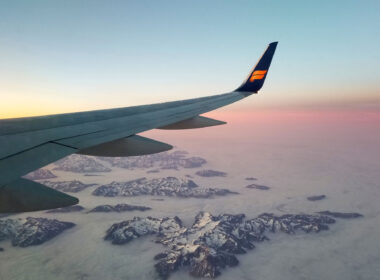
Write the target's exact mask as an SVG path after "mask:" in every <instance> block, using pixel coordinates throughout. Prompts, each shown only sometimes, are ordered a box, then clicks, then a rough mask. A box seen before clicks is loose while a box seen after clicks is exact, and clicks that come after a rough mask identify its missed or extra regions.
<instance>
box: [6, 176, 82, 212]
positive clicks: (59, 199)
mask: <svg viewBox="0 0 380 280" xmlns="http://www.w3.org/2000/svg"><path fill="white" fill-rule="evenodd" d="M78 202H79V200H78V199H77V198H75V197H73V196H70V195H67V194H65V193H62V192H59V191H56V190H54V189H51V188H49V187H46V186H44V185H42V184H39V183H37V182H33V181H30V180H27V179H18V180H16V181H13V182H11V183H9V184H7V185H5V186H2V187H0V213H19V212H29V211H39V210H47V209H54V208H60V207H67V206H70V205H75V204H77V203H78Z"/></svg>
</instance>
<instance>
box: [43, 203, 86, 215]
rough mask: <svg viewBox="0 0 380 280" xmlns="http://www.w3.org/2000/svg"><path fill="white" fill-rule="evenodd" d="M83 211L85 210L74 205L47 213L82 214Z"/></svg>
mask: <svg viewBox="0 0 380 280" xmlns="http://www.w3.org/2000/svg"><path fill="white" fill-rule="evenodd" d="M83 210H84V207H82V206H80V205H72V206H67V207H63V208H57V209H52V210H49V211H46V213H72V212H80V211H83Z"/></svg>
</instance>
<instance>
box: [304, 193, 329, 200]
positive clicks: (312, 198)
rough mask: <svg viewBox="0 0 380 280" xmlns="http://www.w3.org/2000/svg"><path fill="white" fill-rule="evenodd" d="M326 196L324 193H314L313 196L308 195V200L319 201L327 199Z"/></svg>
mask: <svg viewBox="0 0 380 280" xmlns="http://www.w3.org/2000/svg"><path fill="white" fill-rule="evenodd" d="M325 198H326V196H325V195H324V194H322V195H312V196H308V197H307V200H309V201H317V200H322V199H325Z"/></svg>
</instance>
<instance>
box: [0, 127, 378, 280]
mask: <svg viewBox="0 0 380 280" xmlns="http://www.w3.org/2000/svg"><path fill="white" fill-rule="evenodd" d="M337 127H338V128H337ZM376 129H379V125H377V126H375V127H374V125H373V124H371V125H369V124H367V123H366V122H358V123H354V124H352V125H351V126H345V125H337V124H334V125H332V124H331V123H323V124H322V123H314V125H313V126H310V124H309V123H306V122H305V123H302V122H296V123H294V122H292V123H291V124H290V123H281V125H277V126H276V125H273V123H269V122H267V123H265V121H264V122H263V123H261V122H259V121H253V122H247V123H244V122H243V123H240V124H239V125H234V122H231V123H230V124H229V125H228V126H221V127H216V128H210V129H209V130H207V133H205V131H206V130H202V131H201V132H199V131H181V132H176V133H174V132H170V133H168V132H162V131H152V132H150V133H147V134H146V136H148V137H152V138H155V139H159V140H160V141H164V142H168V143H171V144H174V145H177V146H178V147H179V149H180V150H186V151H187V152H188V154H185V153H183V152H180V153H177V154H176V155H174V156H170V153H171V152H169V156H168V155H167V154H166V155H165V156H164V158H163V159H162V160H161V159H160V158H159V155H156V156H155V157H154V159H152V158H151V159H148V158H145V159H144V158H131V159H129V160H127V161H126V162H124V160H121V159H119V160H117V161H114V160H104V159H98V158H92V159H91V160H90V162H91V165H90V166H89V167H87V166H86V160H84V163H83V160H82V159H81V161H80V164H78V165H76V166H74V167H72V166H71V165H70V164H71V163H72V162H71V161H70V162H71V163H70V164H69V163H68V162H66V163H65V164H64V165H60V166H61V168H58V169H57V165H49V166H47V167H45V168H44V169H46V170H50V171H51V172H52V173H53V174H54V175H55V176H57V178H50V179H42V180H41V181H43V180H49V182H73V181H75V180H77V181H80V182H81V183H82V184H83V185H86V186H87V185H89V186H88V187H84V188H80V190H79V191H78V192H76V193H75V194H74V195H75V196H77V197H78V198H79V199H80V205H81V206H82V207H84V208H85V209H86V210H85V211H77V212H67V213H45V212H35V213H26V214H19V215H11V216H8V217H3V218H1V220H6V219H18V218H21V219H25V218H26V217H29V216H31V217H41V218H47V219H56V220H58V221H65V222H71V223H74V224H76V226H74V227H72V228H70V229H68V230H65V231H63V232H61V233H60V234H59V235H56V236H55V237H54V238H52V239H50V240H48V241H46V242H44V243H42V244H40V245H38V246H30V247H27V248H20V247H13V246H12V244H11V242H10V240H9V239H7V240H3V241H1V242H0V247H1V248H3V249H4V251H0V279H1V280H3V279H4V280H8V279H21V280H22V279H25V280H29V279H62V280H63V279H65V280H66V279H95V280H98V279H99V280H100V279H102V280H103V279H111V280H113V279H115V280H118V279H157V278H158V273H157V270H156V268H155V264H156V263H157V262H158V261H159V260H155V259H154V257H155V256H157V255H158V254H160V253H162V252H163V251H165V246H163V244H160V243H155V242H152V240H155V239H156V236H155V235H154V234H153V235H145V236H141V237H140V238H137V239H135V240H133V242H128V243H126V244H124V245H122V246H115V245H112V244H111V242H109V241H104V240H103V238H104V237H105V236H106V234H107V230H109V229H110V228H111V227H112V225H114V224H118V223H121V222H123V221H128V220H133V219H134V217H138V218H140V219H145V218H147V217H148V216H150V217H152V218H155V219H163V218H165V217H175V216H177V217H178V218H179V219H180V220H181V222H182V227H184V228H187V229H190V228H191V227H192V225H193V223H194V217H195V216H196V215H197V214H198V213H199V212H201V211H203V212H204V213H206V212H208V213H212V215H213V216H214V217H218V216H219V215H223V214H226V213H229V214H231V215H238V214H241V213H244V214H245V215H246V219H254V218H255V217H257V216H258V215H260V214H262V213H273V214H274V215H275V216H276V217H280V216H282V215H286V214H301V215H306V214H311V215H320V214H322V215H327V216H329V217H331V218H332V219H336V220H337V222H336V223H335V224H333V225H331V226H329V230H325V231H321V232H318V233H314V232H311V233H309V234H304V233H296V234H291V235H288V234H286V233H283V232H282V233H281V232H280V233H276V234H274V233H272V232H270V231H269V232H268V233H266V236H267V237H268V238H269V239H270V242H264V243H263V242H261V243H260V242H258V243H255V248H254V249H253V250H250V249H249V250H246V251H247V252H246V253H245V254H244V255H239V254H238V255H236V258H237V259H238V261H239V264H238V265H237V266H234V267H228V268H226V269H221V270H220V271H221V275H220V276H219V277H218V279H221V280H224V279H225V280H227V279H242V280H243V279H244V280H245V279H270V280H272V279H273V280H274V279H285V280H293V279H312V280H313V279H315V280H317V279H318V280H319V279H344V280H348V279H349V280H354V279H365V280H367V279H368V280H369V279H376V278H377V276H378V275H379V274H380V266H379V260H380V239H379V236H380V204H379V203H378V200H379V198H380V175H379V174H380V173H379V170H380V162H379V160H378V159H379V158H380V154H379V152H380V151H379V148H378V143H379V142H380V137H379V135H377V134H375V133H374V131H376ZM251 131H254V132H251ZM237 135H238V136H239V137H237ZM221 139H223V141H221ZM179 149H176V150H175V151H177V150H179ZM247 151H249V152H247ZM173 158H176V159H173ZM184 158H185V159H189V158H195V159H192V160H191V163H189V162H188V161H186V160H183V159H184ZM201 159H202V160H201ZM173 162H174V163H173ZM194 165H195V166H194ZM73 168H76V169H75V170H74V169H73ZM201 170H223V171H224V172H226V173H227V176H225V177H202V176H197V175H196V172H198V171H201ZM78 171H79V172H78ZM152 171H154V172H152ZM90 174H91V175H101V176H86V175H90ZM188 176H191V177H192V178H191V180H193V181H194V183H195V184H197V185H198V186H200V187H205V188H218V189H228V190H230V191H233V192H237V193H239V194H234V195H226V196H214V197H213V198H210V199H200V198H196V197H188V198H180V197H177V196H152V195H150V194H147V195H138V196H115V197H106V196H94V195H92V192H94V191H95V190H96V188H98V187H100V186H103V185H108V184H111V183H112V182H129V181H133V180H137V179H139V178H146V180H147V181H148V182H150V181H151V180H154V179H157V178H168V177H174V178H178V179H180V180H186V179H187V180H188V179H189V177H188ZM246 178H250V179H248V180H247V179H246ZM252 178H253V179H252ZM252 183H255V184H256V185H262V186H268V187H270V189H268V190H266V191H261V190H256V189H249V188H246V186H247V185H251V184H252ZM52 186H53V185H52ZM55 186H57V187H58V186H63V185H61V184H59V183H57V184H56V185H55ZM68 186H69V187H70V184H69V185H68ZM73 186H75V185H73ZM78 186H82V185H79V184H78ZM69 189H70V188H69ZM322 194H323V195H325V196H326V199H322V200H316V201H313V202H311V201H309V200H307V197H310V196H315V195H322ZM117 204H129V205H137V206H144V207H150V208H152V209H151V210H147V211H125V212H117V211H116V212H113V211H110V212H96V213H91V214H87V212H88V211H89V210H91V209H94V208H95V207H97V206H100V205H110V206H115V205H117ZM321 211H329V212H322V213H320V214H319V213H318V212H321ZM338 212H339V213H342V212H343V213H353V214H350V215H348V216H340V217H337V213H338ZM358 213H360V214H362V215H363V217H360V218H358V219H342V218H352V217H353V216H356V214H358ZM338 219H339V220H338ZM170 279H174V280H175V279H178V280H179V279H181V280H187V279H194V277H193V276H191V275H190V274H189V269H188V267H187V266H183V267H181V268H180V269H178V271H176V272H175V273H171V274H170Z"/></svg>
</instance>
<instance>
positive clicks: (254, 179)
mask: <svg viewBox="0 0 380 280" xmlns="http://www.w3.org/2000/svg"><path fill="white" fill-rule="evenodd" d="M245 179H246V180H247V181H256V180H257V178H255V177H247V178H245Z"/></svg>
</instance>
